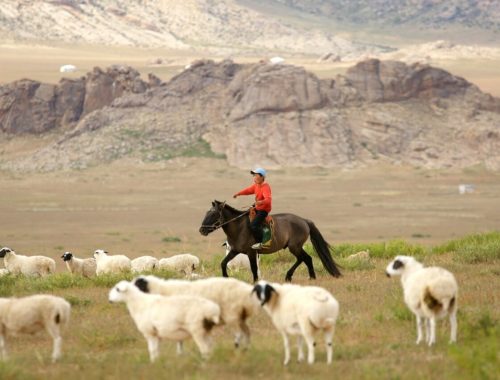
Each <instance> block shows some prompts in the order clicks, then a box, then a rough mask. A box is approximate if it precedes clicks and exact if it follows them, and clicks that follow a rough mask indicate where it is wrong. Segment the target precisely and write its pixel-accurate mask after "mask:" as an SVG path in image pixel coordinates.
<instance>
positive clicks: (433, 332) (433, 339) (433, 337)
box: [429, 317, 436, 346]
mask: <svg viewBox="0 0 500 380" xmlns="http://www.w3.org/2000/svg"><path fill="white" fill-rule="evenodd" d="M429 327H430V330H431V331H430V338H429V346H432V345H433V344H434V343H436V318H435V317H432V318H429Z"/></svg>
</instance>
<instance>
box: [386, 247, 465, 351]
mask: <svg viewBox="0 0 500 380" xmlns="http://www.w3.org/2000/svg"><path fill="white" fill-rule="evenodd" d="M385 272H386V274H387V276H388V277H392V276H401V284H402V285H403V293H404V301H405V303H406V305H407V306H408V308H409V309H410V310H411V311H412V312H413V314H415V316H416V318H417V342H416V343H417V344H419V343H420V342H421V341H422V339H423V334H422V324H423V322H425V327H426V329H425V332H426V343H427V344H428V345H429V346H431V345H433V344H434V343H436V320H438V319H441V318H444V317H445V316H446V315H448V316H449V318H450V326H451V332H450V343H454V342H456V340H457V296H458V285H457V281H456V280H455V277H454V276H453V274H452V273H450V272H448V271H447V270H445V269H443V268H439V267H427V268H424V266H423V265H422V264H421V263H419V262H418V261H417V260H415V259H414V258H413V257H409V256H397V257H396V258H395V259H394V260H392V261H391V262H390V263H389V265H387V268H386V270H385Z"/></svg>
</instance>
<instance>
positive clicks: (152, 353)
mask: <svg viewBox="0 0 500 380" xmlns="http://www.w3.org/2000/svg"><path fill="white" fill-rule="evenodd" d="M146 340H147V341H148V350H149V360H151V363H153V362H154V361H155V360H156V359H157V358H158V355H159V350H158V346H159V343H160V339H159V338H158V337H157V336H151V335H150V336H146Z"/></svg>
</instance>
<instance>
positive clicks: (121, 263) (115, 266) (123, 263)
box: [94, 249, 131, 276]
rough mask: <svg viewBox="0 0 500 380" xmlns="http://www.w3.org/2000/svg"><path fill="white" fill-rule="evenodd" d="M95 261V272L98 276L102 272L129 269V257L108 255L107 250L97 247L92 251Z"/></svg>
mask: <svg viewBox="0 0 500 380" xmlns="http://www.w3.org/2000/svg"><path fill="white" fill-rule="evenodd" d="M94 257H95V261H96V271H95V273H96V274H97V275H98V276H99V275H100V274H104V273H120V272H124V271H130V269H131V263H130V259H129V258H128V257H127V256H124V255H108V252H106V251H103V250H102V249H97V250H96V251H95V252H94Z"/></svg>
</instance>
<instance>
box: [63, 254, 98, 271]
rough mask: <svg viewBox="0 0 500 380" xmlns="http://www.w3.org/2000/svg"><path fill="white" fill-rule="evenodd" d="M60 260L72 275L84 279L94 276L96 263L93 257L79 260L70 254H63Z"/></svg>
mask: <svg viewBox="0 0 500 380" xmlns="http://www.w3.org/2000/svg"><path fill="white" fill-rule="evenodd" d="M61 259H63V261H64V262H65V263H66V267H67V268H68V270H69V271H70V273H72V274H79V275H80V276H84V277H92V276H95V271H96V262H95V259H94V258H93V257H91V258H87V259H79V258H77V257H75V255H73V254H72V253H71V252H64V254H63V255H62V256H61Z"/></svg>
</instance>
